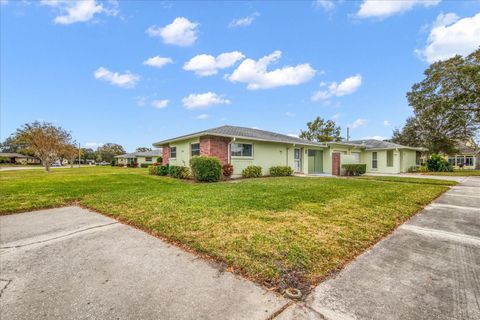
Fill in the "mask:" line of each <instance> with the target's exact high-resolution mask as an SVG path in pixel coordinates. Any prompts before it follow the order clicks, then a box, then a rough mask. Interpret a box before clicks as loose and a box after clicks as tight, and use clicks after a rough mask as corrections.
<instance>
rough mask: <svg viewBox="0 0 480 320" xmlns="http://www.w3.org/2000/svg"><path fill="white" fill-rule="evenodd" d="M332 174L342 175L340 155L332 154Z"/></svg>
mask: <svg viewBox="0 0 480 320" xmlns="http://www.w3.org/2000/svg"><path fill="white" fill-rule="evenodd" d="M332 174H333V175H334V176H339V175H340V153H339V152H334V153H332Z"/></svg>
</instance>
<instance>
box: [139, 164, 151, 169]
mask: <svg viewBox="0 0 480 320" xmlns="http://www.w3.org/2000/svg"><path fill="white" fill-rule="evenodd" d="M148 166H149V164H148V163H141V164H140V168H148Z"/></svg>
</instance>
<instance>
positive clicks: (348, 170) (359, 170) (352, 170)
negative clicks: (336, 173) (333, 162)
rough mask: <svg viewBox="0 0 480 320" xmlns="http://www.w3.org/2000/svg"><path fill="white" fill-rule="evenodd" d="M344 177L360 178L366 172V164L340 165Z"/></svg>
mask: <svg viewBox="0 0 480 320" xmlns="http://www.w3.org/2000/svg"><path fill="white" fill-rule="evenodd" d="M342 169H345V175H346V176H360V175H362V174H364V173H365V172H366V171H367V165H366V164H342Z"/></svg>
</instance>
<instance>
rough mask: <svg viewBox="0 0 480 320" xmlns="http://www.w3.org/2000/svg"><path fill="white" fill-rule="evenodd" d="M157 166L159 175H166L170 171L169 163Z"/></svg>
mask: <svg viewBox="0 0 480 320" xmlns="http://www.w3.org/2000/svg"><path fill="white" fill-rule="evenodd" d="M156 168H157V173H156V174H157V175H159V176H166V175H167V174H168V172H169V171H170V168H169V166H168V164H167V165H166V166H156Z"/></svg>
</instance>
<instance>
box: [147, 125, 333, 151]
mask: <svg viewBox="0 0 480 320" xmlns="http://www.w3.org/2000/svg"><path fill="white" fill-rule="evenodd" d="M206 135H214V136H223V137H232V138H245V139H252V140H260V141H271V142H280V143H289V144H290V143H291V144H301V145H311V146H318V147H324V146H325V145H324V144H322V143H316V142H312V141H308V140H304V139H300V138H296V137H291V136H288V135H285V134H280V133H276V132H271V131H265V130H259V129H253V128H245V127H237V126H222V127H217V128H213V129H207V130H203V131H199V132H195V133H191V134H187V135H183V136H179V137H176V138H172V139H168V140H163V141H159V142H156V143H154V144H153V145H154V146H161V145H162V144H166V143H169V142H172V141H178V140H183V139H188V138H193V137H199V136H206Z"/></svg>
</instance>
